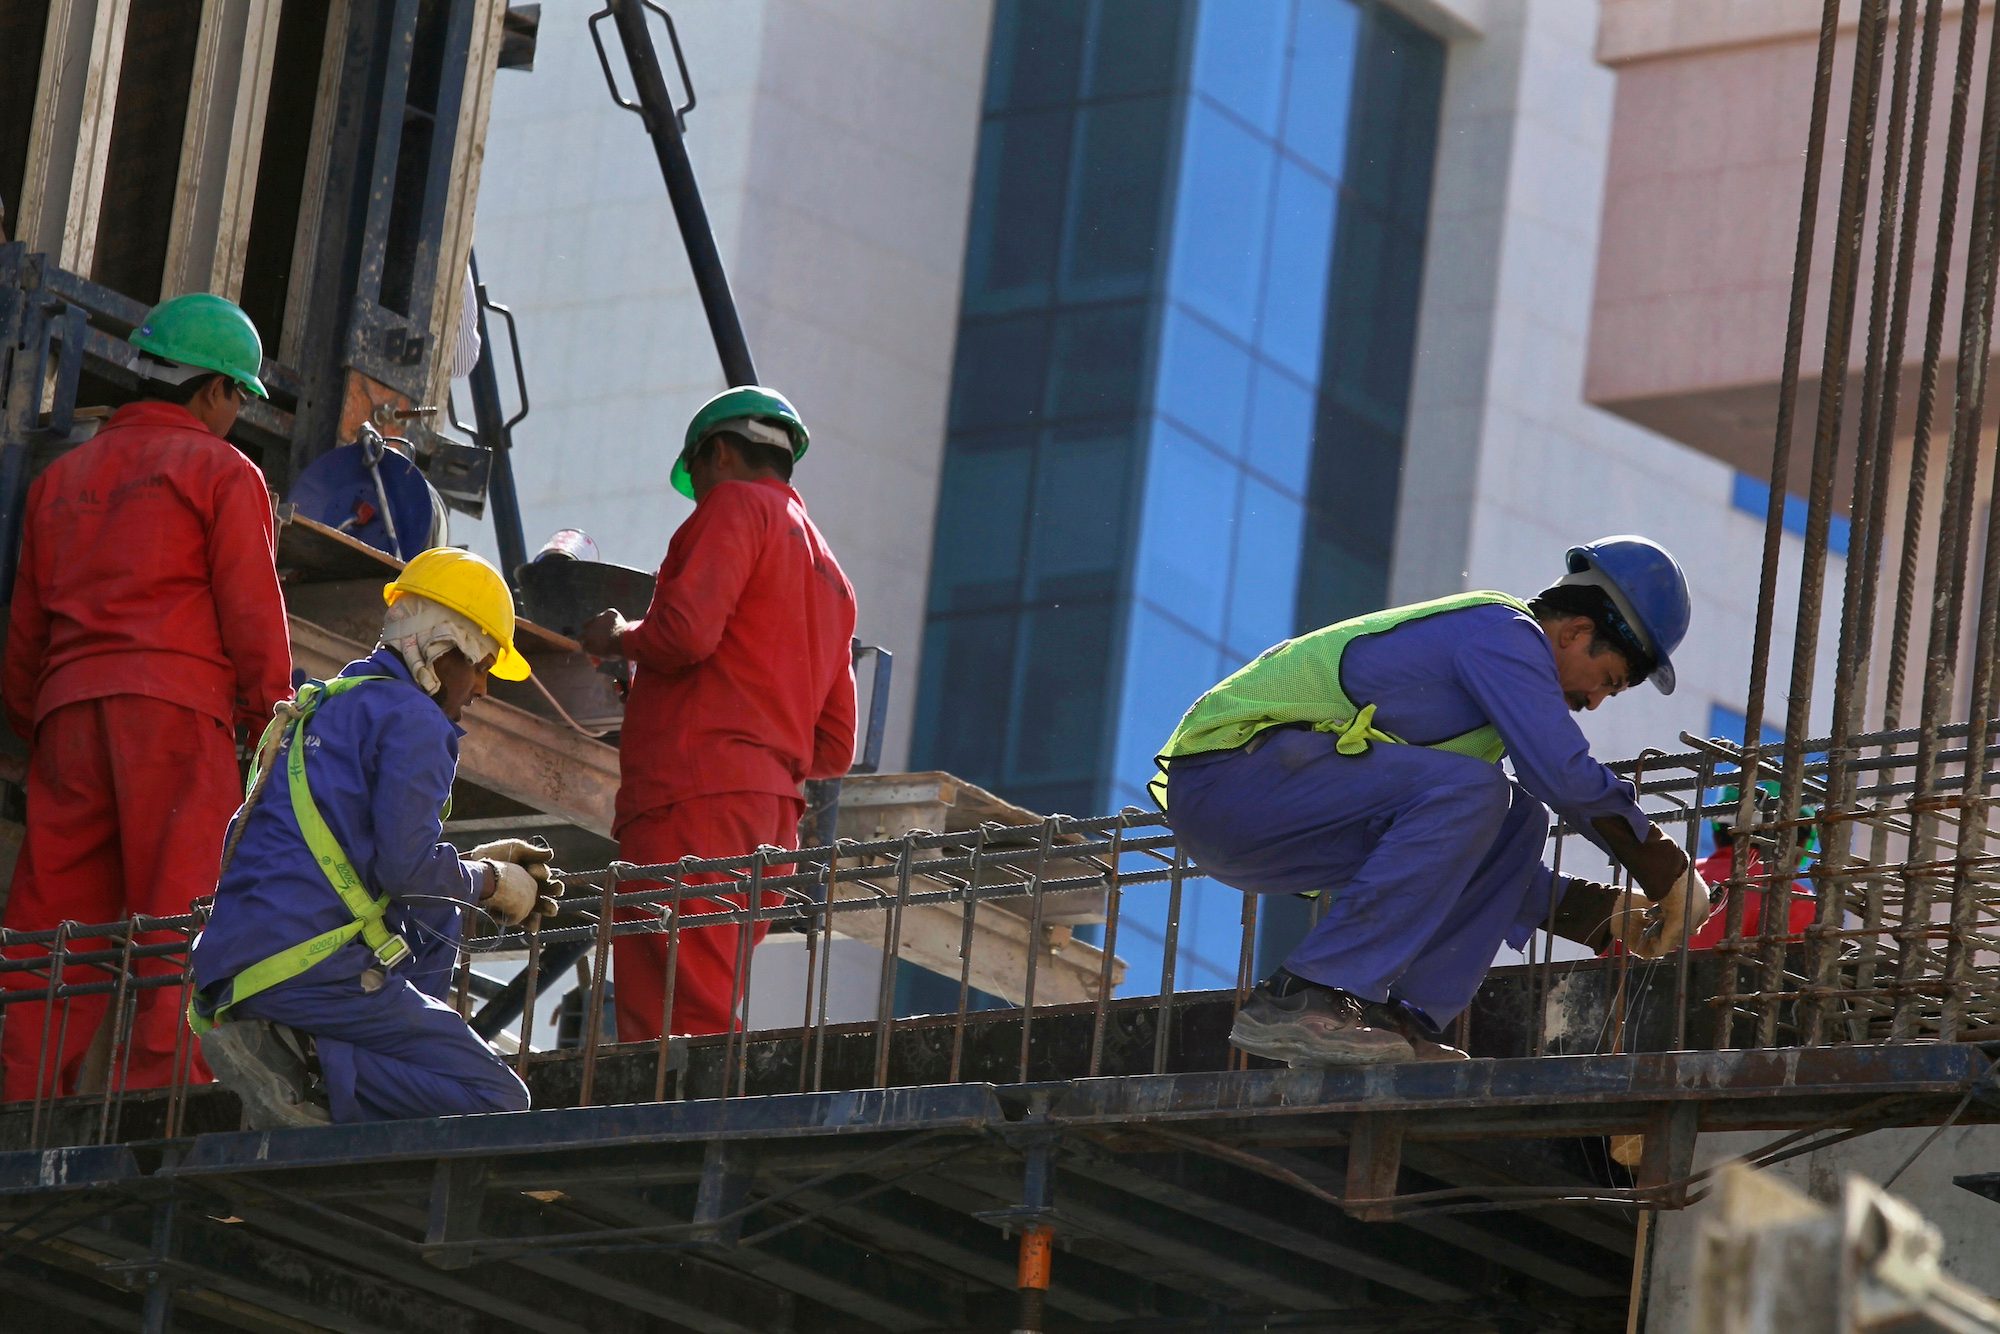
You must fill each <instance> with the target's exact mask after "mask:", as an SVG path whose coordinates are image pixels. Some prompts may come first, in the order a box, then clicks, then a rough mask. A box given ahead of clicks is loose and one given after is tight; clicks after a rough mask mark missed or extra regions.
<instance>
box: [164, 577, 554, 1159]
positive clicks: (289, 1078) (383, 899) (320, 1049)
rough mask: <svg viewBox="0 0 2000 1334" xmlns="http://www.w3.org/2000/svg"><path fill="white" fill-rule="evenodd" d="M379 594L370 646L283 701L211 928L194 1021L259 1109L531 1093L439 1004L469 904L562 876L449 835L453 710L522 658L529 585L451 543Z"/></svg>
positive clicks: (471, 1101) (505, 912) (417, 1112)
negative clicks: (517, 600) (517, 639)
mask: <svg viewBox="0 0 2000 1334" xmlns="http://www.w3.org/2000/svg"><path fill="white" fill-rule="evenodd" d="M384 596H385V598H386V599H387V601H388V604H389V606H388V612H387V615H386V616H385V617H384V618H383V623H382V642H381V643H380V645H378V646H377V648H376V649H375V651H374V652H373V653H371V654H370V655H369V656H367V657H365V658H362V659H361V660H360V661H358V662H351V663H349V664H348V665H347V666H346V667H345V668H343V669H342V670H341V672H340V674H339V675H338V676H336V677H334V678H333V679H332V680H331V681H323V682H322V681H309V682H307V683H306V684H305V685H303V686H301V687H300V688H299V690H298V691H297V693H296V695H295V696H294V698H293V699H292V700H290V701H288V702H287V703H285V704H282V705H280V706H279V708H278V712H277V716H276V717H275V718H274V719H273V720H272V723H271V726H270V727H269V728H268V729H267V730H266V732H265V734H264V740H263V743H262V744H261V745H260V746H259V747H258V752H257V768H256V772H255V773H254V774H253V777H252V781H251V788H250V794H249V796H248V798H247V799H246V800H245V802H244V804H243V808H242V809H241V810H239V811H238V812H237V813H236V819H235V821H234V822H233V823H232V825H231V826H230V840H231V841H230V844H229V846H228V848H227V850H226V851H225V861H224V866H223V871H222V878H221V883H220V884H218V885H217V886H216V891H215V907H214V911H213V913H212V915H211V916H210V919H209V922H208V927H207V929H206V930H205V931H203V932H202V934H201V937H200V939H199V940H197V941H196V942H195V947H194V976H195V987H196V992H195V996H194V1000H193V1002H192V1003H191V1004H190V1006H189V1010H188V1022H189V1023H190V1025H192V1026H193V1028H194V1030H195V1031H196V1032H197V1033H199V1034H201V1049H202V1054H203V1056H204V1057H205V1058H206V1059H207V1061H208V1063H209V1066H210V1068H211V1069H213V1070H214V1071H215V1073H216V1076H217V1077H218V1078H219V1079H221V1081H222V1082H223V1083H224V1084H226V1085H228V1086H229V1087H230V1088H231V1089H233V1090H235V1092H236V1093H237V1094H238V1095H239V1096H240V1097H241V1098H242V1099H243V1106H244V1112H245V1115H246V1117H247V1118H248V1120H249V1122H250V1124H251V1126H252V1128H257V1129H262V1128H268V1127H274V1126H307V1125H319V1124H325V1123H326V1122H328V1121H329V1120H332V1121H343V1122H344V1121H372V1120H391V1119H395V1118H400V1117H418V1116H422V1117H430V1116H446V1115H453V1114H460V1113H469V1112H509V1111H521V1110H524V1109H525V1108H526V1107H527V1105H528V1090H527V1088H526V1087H525V1086H524V1085H523V1084H522V1083H521V1081H520V1080H519V1079H518V1078H516V1077H515V1075H514V1074H513V1072H512V1071H510V1070H509V1069H508V1068H507V1066H506V1065H505V1064H504V1063H503V1062H502V1061H501V1060H500V1058H499V1057H498V1056H496V1055H495V1054H494V1053H493V1051H492V1049H491V1048H489V1047H488V1046H487V1045H486V1043H485V1042H484V1041H482V1040H481V1039H480V1038H479V1037H478V1035H477V1034H475V1033H473V1031H472V1030H471V1029H470V1028H469V1027H467V1026H466V1023H465V1021H464V1020H463V1019H461V1018H460V1017H459V1016H458V1013H457V1011H456V1010H454V1009H453V1008H452V1007H451V1006H449V1005H447V1004H445V1002H444V997H445V995H446V992H447V989H448V988H449V986H450V985H451V982H452V978H453V974H454V964H455V962H456V959H457V953H458V950H457V946H458V939H459V930H460V921H459V919H460V909H461V907H462V905H465V904H468V903H470V904H478V905H479V906H480V907H481V908H482V909H483V910H484V911H485V912H487V913H488V914H490V915H491V916H493V917H494V918H496V919H498V920H500V921H503V922H505V923H507V924H508V925H510V926H518V925H521V924H522V923H524V922H526V921H527V920H528V919H529V918H530V917H532V916H536V915H537V914H549V913H553V912H554V911H555V906H556V905H555V896H556V895H559V894H561V893H562V885H561V883H560V882H558V881H553V880H550V879H549V870H548V858H549V854H548V852H547V851H546V850H545V849H542V848H538V847H536V846H535V845H533V844H530V843H526V842H523V841H521V840H519V839H503V840H501V841H499V842H496V843H488V844H486V845H484V846H482V847H477V848H474V849H472V850H471V851H470V852H467V853H464V854H462V855H461V854H460V853H459V851H458V850H457V849H456V848H454V847H452V845H451V844H449V843H445V842H443V841H441V840H442V834H443V829H442V822H443V819H444V811H445V808H446V806H447V804H448V802H449V800H450V796H451V784H452V779H453V777H454V775H455V774H456V772H457V769H458V741H459V738H460V737H461V736H463V735H464V732H463V730H462V729H461V728H460V727H459V726H458V720H459V716H460V715H461V714H462V713H463V712H464V710H465V707H466V705H467V704H469V703H470V702H471V701H472V700H473V699H474V698H475V697H477V696H479V695H483V694H485V693H486V678H487V674H488V673H489V672H490V673H492V674H493V675H495V676H498V677H500V678H501V679H502V680H507V681H519V680H523V679H525V678H526V677H527V675H528V664H527V662H526V661H525V660H524V659H523V658H522V657H521V655H520V654H519V653H517V652H515V650H514V604H513V600H512V598H511V596H510V595H509V593H508V591H507V586H506V584H505V582H504V581H503V580H502V579H501V578H500V573H499V571H497V570H495V569H494V568H493V567H492V566H491V565H489V564H487V563H486V562H485V561H483V560H481V559H480V558H479V557H477V556H475V555H473V554H471V553H470V552H465V551H458V550H454V549H451V548H446V547H440V548H436V549H434V550H431V551H425V552H422V553H421V554H419V555H418V556H417V557H416V558H415V559H413V560H412V561H411V562H410V563H409V565H408V566H406V567H405V568H404V570H403V572H402V575H401V577H399V578H398V579H397V580H396V582H395V583H393V584H390V585H389V586H388V587H387V588H386V589H385V590H384Z"/></svg>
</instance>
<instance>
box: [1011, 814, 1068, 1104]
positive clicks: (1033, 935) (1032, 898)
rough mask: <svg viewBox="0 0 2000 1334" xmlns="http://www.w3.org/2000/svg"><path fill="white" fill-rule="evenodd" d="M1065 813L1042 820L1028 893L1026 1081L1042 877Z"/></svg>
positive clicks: (1039, 950) (1024, 1021) (1023, 997)
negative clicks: (1033, 872)
mask: <svg viewBox="0 0 2000 1334" xmlns="http://www.w3.org/2000/svg"><path fill="white" fill-rule="evenodd" d="M1063 820H1064V817H1063V816H1060V815H1051V816H1050V817H1049V818H1048V819H1046V820H1044V821H1042V839H1041V843H1040V845H1039V846H1037V847H1036V849H1035V876H1034V879H1033V880H1032V881H1031V882H1030V887H1029V897H1028V945H1027V950H1026V956H1027V957H1026V959H1025V960H1024V974H1025V975H1024V976H1023V978H1022V981H1021V1082H1022V1083H1023V1084H1025V1083H1027V1082H1028V1068H1029V1056H1030V1053H1031V1052H1032V1051H1033V1048H1034V1041H1033V1039H1034V1020H1035V978H1036V975H1037V974H1038V973H1039V972H1040V967H1041V961H1042V879H1043V877H1044V876H1045V875H1046V874H1047V872H1048V868H1049V848H1050V847H1051V846H1052V845H1053V844H1054V843H1055V838H1056V831H1057V830H1058V829H1060V828H1061V826H1062V823H1063Z"/></svg>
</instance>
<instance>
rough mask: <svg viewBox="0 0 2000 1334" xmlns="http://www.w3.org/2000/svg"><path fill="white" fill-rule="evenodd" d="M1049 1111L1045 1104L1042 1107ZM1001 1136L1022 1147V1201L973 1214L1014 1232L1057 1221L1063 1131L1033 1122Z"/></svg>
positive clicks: (1005, 1231) (1004, 1233) (1008, 1233)
mask: <svg viewBox="0 0 2000 1334" xmlns="http://www.w3.org/2000/svg"><path fill="white" fill-rule="evenodd" d="M1042 1110H1043V1111H1044V1112H1046V1108H1044V1109H1042ZM1001 1138H1003V1139H1005V1140H1006V1141H1007V1142H1008V1143H1009V1144H1012V1145H1014V1146H1016V1147H1018V1148H1020V1149H1021V1151H1022V1152H1021V1160H1022V1166H1021V1202H1020V1203H1019V1204H1017V1205H1014V1206H1012V1207H1011V1208H1007V1209H986V1210H982V1211H980V1212H979V1213H976V1214H974V1215H973V1217H974V1218H977V1219H979V1220H980V1221H981V1222H983V1223H991V1224H993V1225H994V1226H995V1227H997V1228H999V1229H1000V1233H1001V1235H1002V1236H1011V1235H1013V1233H1014V1230H1015V1229H1016V1228H1031V1227H1044V1226H1048V1225H1050V1224H1053V1223H1055V1222H1057V1221H1058V1220H1059V1219H1060V1218H1061V1214H1060V1213H1059V1212H1058V1211H1057V1209H1056V1154H1057V1153H1058V1152H1059V1151H1060V1149H1061V1147H1062V1132H1061V1131H1060V1130H1058V1129H1056V1128H1055V1127H1054V1126H1050V1125H1046V1124H1030V1125H1026V1126H1022V1127H1019V1128H1018V1129H1017V1128H1013V1127H1009V1128H1006V1129H1003V1130H1002V1131H1001Z"/></svg>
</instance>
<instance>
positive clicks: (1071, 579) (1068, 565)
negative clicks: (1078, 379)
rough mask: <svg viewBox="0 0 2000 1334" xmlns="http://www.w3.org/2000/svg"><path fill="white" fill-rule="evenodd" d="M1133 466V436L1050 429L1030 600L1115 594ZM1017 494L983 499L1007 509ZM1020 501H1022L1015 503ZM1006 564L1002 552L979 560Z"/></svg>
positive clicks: (1034, 527) (1034, 520)
mask: <svg viewBox="0 0 2000 1334" xmlns="http://www.w3.org/2000/svg"><path fill="white" fill-rule="evenodd" d="M1131 468H1132V434H1131V432H1130V431H1129V430H1121V431H1118V432H1116V433H1115V434H1111V435H1105V434H1103V433H1100V432H1094V431H1088V430H1080V429H1075V428H1072V429H1068V430H1059V431H1051V432H1050V433H1049V435H1048V438H1047V439H1046V440H1044V441H1043V444H1042V451H1041V461H1040V463H1039V464H1038V465H1037V466H1036V468H1035V505H1034V510H1033V513H1032V514H1031V516H1030V518H1029V523H1030V532H1031V534H1032V536H1031V538H1030V545H1029V559H1028V598H1029V600H1030V601H1034V602H1066V601H1073V600H1076V599H1080V598H1086V597H1110V596H1111V595H1112V594H1114V593H1116V592H1117V591H1118V582H1119V574H1120V571H1121V570H1122V569H1123V567H1124V564H1125V491H1126V478H1127V476H1128V475H1129V473H1130V472H1131ZM1012 501H1013V498H1012V497H1011V496H1008V495H1005V494H1002V493H998V492H994V493H989V494H988V495H987V496H986V497H985V498H984V503H985V504H987V505H989V506H992V507H994V508H996V509H1001V510H1003V511H1004V510H1006V509H1007V508H1008V506H1009V504H1010V502H1012ZM1013 503H1016V504H1017V503H1018V502H1013ZM996 557H997V558H998V560H999V562H1000V563H1007V562H1006V557H1005V554H1004V553H1003V552H996V551H983V552H980V553H978V554H977V555H976V556H974V558H973V559H975V560H979V561H982V562H986V561H994V560H995V558H996Z"/></svg>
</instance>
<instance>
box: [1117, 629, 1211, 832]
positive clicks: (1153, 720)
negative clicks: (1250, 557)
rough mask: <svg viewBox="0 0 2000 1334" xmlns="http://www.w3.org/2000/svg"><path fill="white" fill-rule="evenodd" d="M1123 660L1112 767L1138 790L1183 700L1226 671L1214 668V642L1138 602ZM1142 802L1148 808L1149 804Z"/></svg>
mask: <svg viewBox="0 0 2000 1334" xmlns="http://www.w3.org/2000/svg"><path fill="white" fill-rule="evenodd" d="M1175 610H1177V611H1178V610H1179V608H1178V607H1176V608H1175ZM1125 662H1126V668H1125V681H1124V689H1123V690H1122V691H1121V692H1120V697H1119V700H1118V764H1117V772H1118V777H1119V779H1120V780H1121V781H1123V782H1124V783H1126V784H1127V785H1128V786H1129V787H1133V788H1138V789H1140V790H1143V789H1144V787H1145V784H1146V783H1147V782H1148V781H1149V780H1150V779H1151V778H1152V776H1153V757H1154V756H1156V755H1158V754H1159V753H1160V747H1161V746H1164V745H1165V744H1166V743H1167V738H1168V737H1170V736H1172V735H1173V731H1174V725H1175V724H1177V723H1178V722H1180V720H1181V715H1182V714H1184V713H1186V712H1187V709H1188V705H1190V704H1192V703H1194V702H1195V701H1196V700H1197V699H1200V698H1201V696H1202V695H1203V694H1204V693H1205V692H1206V691H1207V690H1208V688H1209V687H1210V686H1212V685H1214V684H1215V683H1216V682H1217V681H1220V680H1221V679H1222V678H1223V676H1224V675H1226V673H1225V672H1223V671H1221V670H1218V668H1219V666H1220V661H1219V659H1218V656H1217V653H1216V647H1215V645H1214V644H1213V643H1211V642H1210V641H1209V640H1207V639H1205V638H1203V637H1202V636H1200V635H1198V634H1196V633H1194V632H1193V631H1192V630H1190V629H1188V628H1187V627H1186V626H1184V625H1182V624H1180V623H1179V622H1178V621H1177V620H1175V619H1174V618H1173V617H1171V616H1168V615H1166V614H1164V613H1162V612H1161V611H1160V610H1159V609H1158V608H1156V607H1153V606H1149V605H1147V604H1146V603H1143V602H1142V603H1140V604H1139V605H1138V606H1136V607H1135V608H1133V611H1132V630H1131V639H1130V641H1129V643H1128V644H1127V646H1126V649H1125ZM1146 806H1147V808H1148V809H1151V806H1152V803H1151V802H1150V801H1148V802H1147V803H1146Z"/></svg>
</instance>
